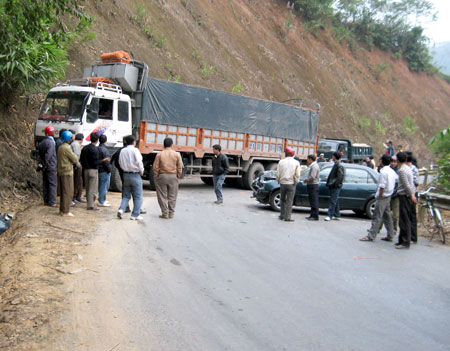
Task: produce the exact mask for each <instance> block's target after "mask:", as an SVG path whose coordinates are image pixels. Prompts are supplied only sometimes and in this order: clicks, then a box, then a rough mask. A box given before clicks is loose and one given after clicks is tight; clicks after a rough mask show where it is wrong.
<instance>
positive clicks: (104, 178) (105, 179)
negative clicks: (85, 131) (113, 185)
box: [98, 134, 111, 207]
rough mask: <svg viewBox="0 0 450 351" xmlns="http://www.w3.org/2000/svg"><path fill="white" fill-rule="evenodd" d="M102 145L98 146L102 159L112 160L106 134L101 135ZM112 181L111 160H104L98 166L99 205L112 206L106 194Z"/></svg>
mask: <svg viewBox="0 0 450 351" xmlns="http://www.w3.org/2000/svg"><path fill="white" fill-rule="evenodd" d="M99 141H100V145H99V146H98V153H99V157H100V159H101V160H111V154H110V153H109V150H108V148H107V147H106V145H105V143H106V142H107V141H108V138H107V137H106V135H105V134H102V135H100V138H99ZM110 182H111V164H110V162H109V161H102V163H100V165H99V166H98V205H99V206H100V207H110V206H111V205H110V204H109V202H108V201H106V194H108V190H109V184H110Z"/></svg>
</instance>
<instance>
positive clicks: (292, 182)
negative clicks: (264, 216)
mask: <svg viewBox="0 0 450 351" xmlns="http://www.w3.org/2000/svg"><path fill="white" fill-rule="evenodd" d="M284 154H285V156H286V157H285V158H283V159H282V160H280V162H278V166H277V181H278V183H280V207H281V213H280V216H279V217H278V218H279V219H280V220H284V221H286V222H294V220H293V219H291V215H292V204H293V202H294V194H295V186H296V185H297V183H298V181H299V179H300V163H299V162H298V161H296V160H295V159H294V154H295V151H294V150H293V149H291V148H289V147H287V148H286V150H284Z"/></svg>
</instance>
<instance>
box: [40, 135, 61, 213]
mask: <svg viewBox="0 0 450 351" xmlns="http://www.w3.org/2000/svg"><path fill="white" fill-rule="evenodd" d="M54 135H55V128H54V127H52V126H48V127H46V128H45V138H44V140H42V141H41V142H40V143H39V146H38V150H39V166H40V168H41V170H42V181H43V194H42V195H43V198H44V204H45V205H47V206H53V207H57V206H58V205H57V204H56V189H57V188H58V177H57V175H56V169H57V160H56V149H55V140H54V139H53V136H54Z"/></svg>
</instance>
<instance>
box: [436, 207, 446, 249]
mask: <svg viewBox="0 0 450 351" xmlns="http://www.w3.org/2000/svg"><path fill="white" fill-rule="evenodd" d="M434 215H435V218H434V221H435V228H436V231H437V234H438V235H439V237H440V238H441V241H442V243H443V244H445V230H444V222H443V220H442V214H441V211H440V210H439V209H438V208H435V209H434Z"/></svg>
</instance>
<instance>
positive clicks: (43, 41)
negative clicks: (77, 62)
mask: <svg viewBox="0 0 450 351" xmlns="http://www.w3.org/2000/svg"><path fill="white" fill-rule="evenodd" d="M83 2H84V1H81V0H80V1H77V0H46V1H31V0H29V1H26V0H3V1H1V2H0V96H1V101H0V103H2V104H7V103H8V102H9V99H10V97H11V95H13V94H18V93H21V92H24V91H36V90H40V89H43V88H44V87H46V86H49V85H52V84H53V83H54V81H55V80H56V79H60V78H62V77H64V73H65V72H64V69H65V67H66V66H67V64H68V62H67V52H68V50H69V49H70V48H71V46H72V45H73V43H74V42H75V40H76V39H77V38H79V37H80V36H81V35H82V34H83V33H84V31H85V29H86V28H87V27H89V25H90V24H91V22H92V19H91V18H90V17H89V16H88V15H87V14H85V13H84V12H83V7H82V6H80V4H81V3H83ZM89 37H90V35H88V36H86V37H85V38H89Z"/></svg>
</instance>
